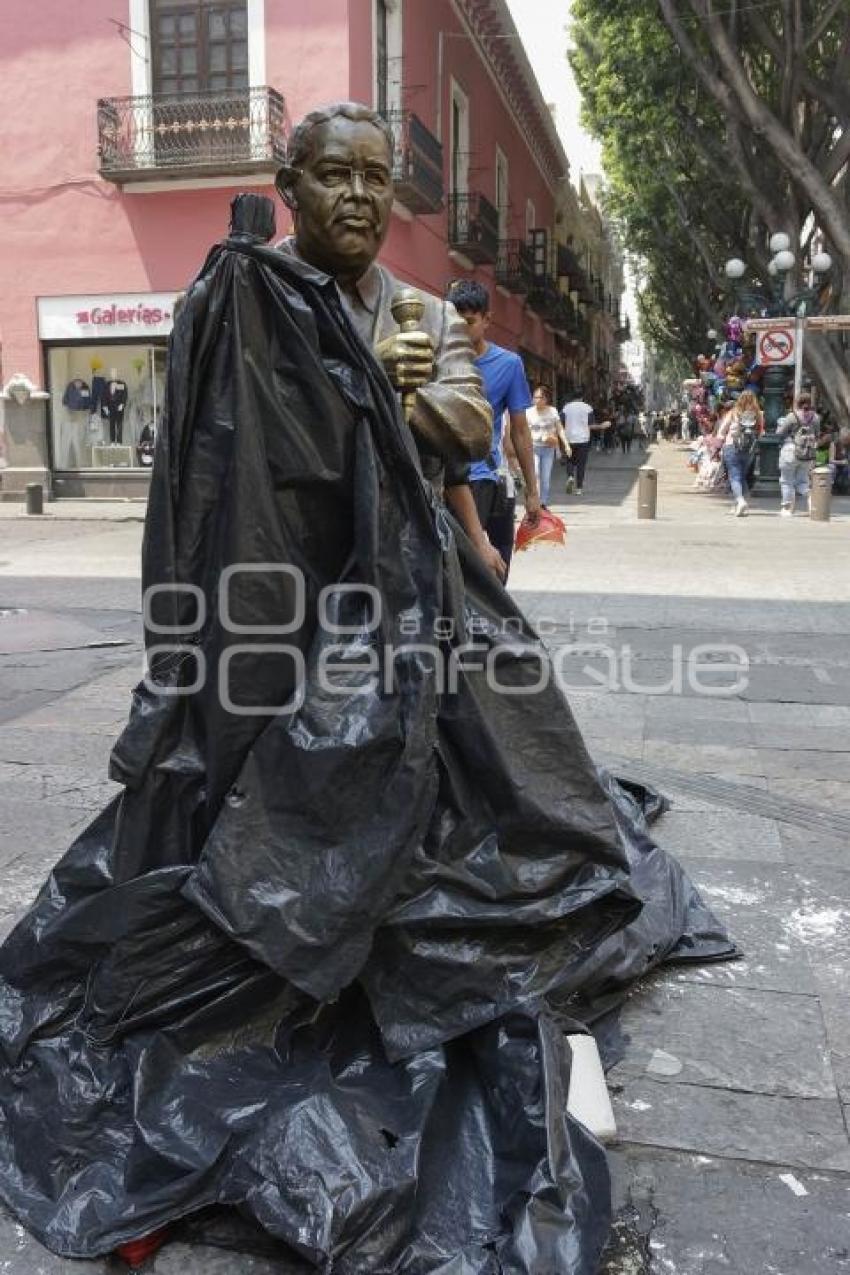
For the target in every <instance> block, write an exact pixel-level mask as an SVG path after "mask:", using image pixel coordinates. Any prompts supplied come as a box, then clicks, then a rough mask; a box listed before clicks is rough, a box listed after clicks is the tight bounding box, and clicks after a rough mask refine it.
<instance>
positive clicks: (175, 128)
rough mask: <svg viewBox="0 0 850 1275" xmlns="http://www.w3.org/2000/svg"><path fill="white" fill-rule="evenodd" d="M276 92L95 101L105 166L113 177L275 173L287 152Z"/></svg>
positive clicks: (231, 91) (101, 158)
mask: <svg viewBox="0 0 850 1275" xmlns="http://www.w3.org/2000/svg"><path fill="white" fill-rule="evenodd" d="M283 121H284V102H283V98H282V97H281V95H280V94H279V93H276V92H275V90H274V89H270V88H265V87H256V88H250V89H229V90H227V91H223V92H212V93H189V94H187V93H158V94H155V95H153V96H151V97H107V98H101V99H100V101H99V102H98V104H97V131H98V156H99V168H100V174H101V176H102V177H105V178H106V180H107V181H113V182H138V181H159V180H163V179H165V180H168V179H176V178H191V177H210V176H228V177H229V176H233V177H237V176H239V175H240V174H247V173H257V172H268V173H270V174H271V173H274V171H275V170H276V169H277V168H278V167H279V166H280V165H281V164H282V163H283V162H284V160H285V157H286V141H285V138H284V129H283Z"/></svg>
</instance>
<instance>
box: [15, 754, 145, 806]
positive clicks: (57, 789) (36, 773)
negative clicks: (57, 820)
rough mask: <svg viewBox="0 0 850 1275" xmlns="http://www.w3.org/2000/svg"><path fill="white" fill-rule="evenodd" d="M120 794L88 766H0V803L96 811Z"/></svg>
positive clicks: (117, 786) (115, 787) (100, 774)
mask: <svg viewBox="0 0 850 1275" xmlns="http://www.w3.org/2000/svg"><path fill="white" fill-rule="evenodd" d="M118 792H120V787H119V785H118V784H115V783H113V782H112V780H111V779H109V778H108V777H107V775H106V774H105V773H104V772H98V773H93V772H92V769H91V767H89V766H86V765H78V766H66V765H62V764H61V763H60V764H56V763H51V762H45V763H44V764H43V765H30V764H22V765H19V764H15V763H14V762H0V801H2V800H3V799H4V798H6V797H9V798H12V799H14V800H18V801H32V802H35V801H45V802H56V803H58V804H59V805H62V806H73V807H79V808H81V809H84V810H91V811H96V810H100V808H101V807H102V806H105V805H106V804H107V802H109V801H111V800H112V798H113V797H114V796H115V794H116V793H118Z"/></svg>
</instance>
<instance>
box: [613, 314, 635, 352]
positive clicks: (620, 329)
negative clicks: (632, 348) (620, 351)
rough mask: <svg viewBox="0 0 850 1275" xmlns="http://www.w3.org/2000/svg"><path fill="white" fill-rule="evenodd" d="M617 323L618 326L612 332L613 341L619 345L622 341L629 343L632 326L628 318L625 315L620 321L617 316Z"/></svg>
mask: <svg viewBox="0 0 850 1275" xmlns="http://www.w3.org/2000/svg"><path fill="white" fill-rule="evenodd" d="M617 323H618V326H617V328H616V329H615V331H614V340H615V341H618V342H619V343H620V344H621V345H622V343H623V342H624V341H631V339H632V325H631V320H630V319H629V316H628V315H626V317H625V319H622V320H621V319H620V318H619V316H618V318H617Z"/></svg>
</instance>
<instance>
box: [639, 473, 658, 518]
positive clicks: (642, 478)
mask: <svg viewBox="0 0 850 1275" xmlns="http://www.w3.org/2000/svg"><path fill="white" fill-rule="evenodd" d="M657 504H658V470H657V469H653V468H652V466H651V465H641V467H640V469H639V470H638V518H654V517H655V509H656V506H657Z"/></svg>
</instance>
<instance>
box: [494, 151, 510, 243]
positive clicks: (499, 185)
mask: <svg viewBox="0 0 850 1275" xmlns="http://www.w3.org/2000/svg"><path fill="white" fill-rule="evenodd" d="M508 206H509V196H508V157H507V155H505V153H504V152H503V151H502V150H500V149H499V147H498V146H497V147H496V208H497V209H498V212H499V238H500V239H507V237H508Z"/></svg>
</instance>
